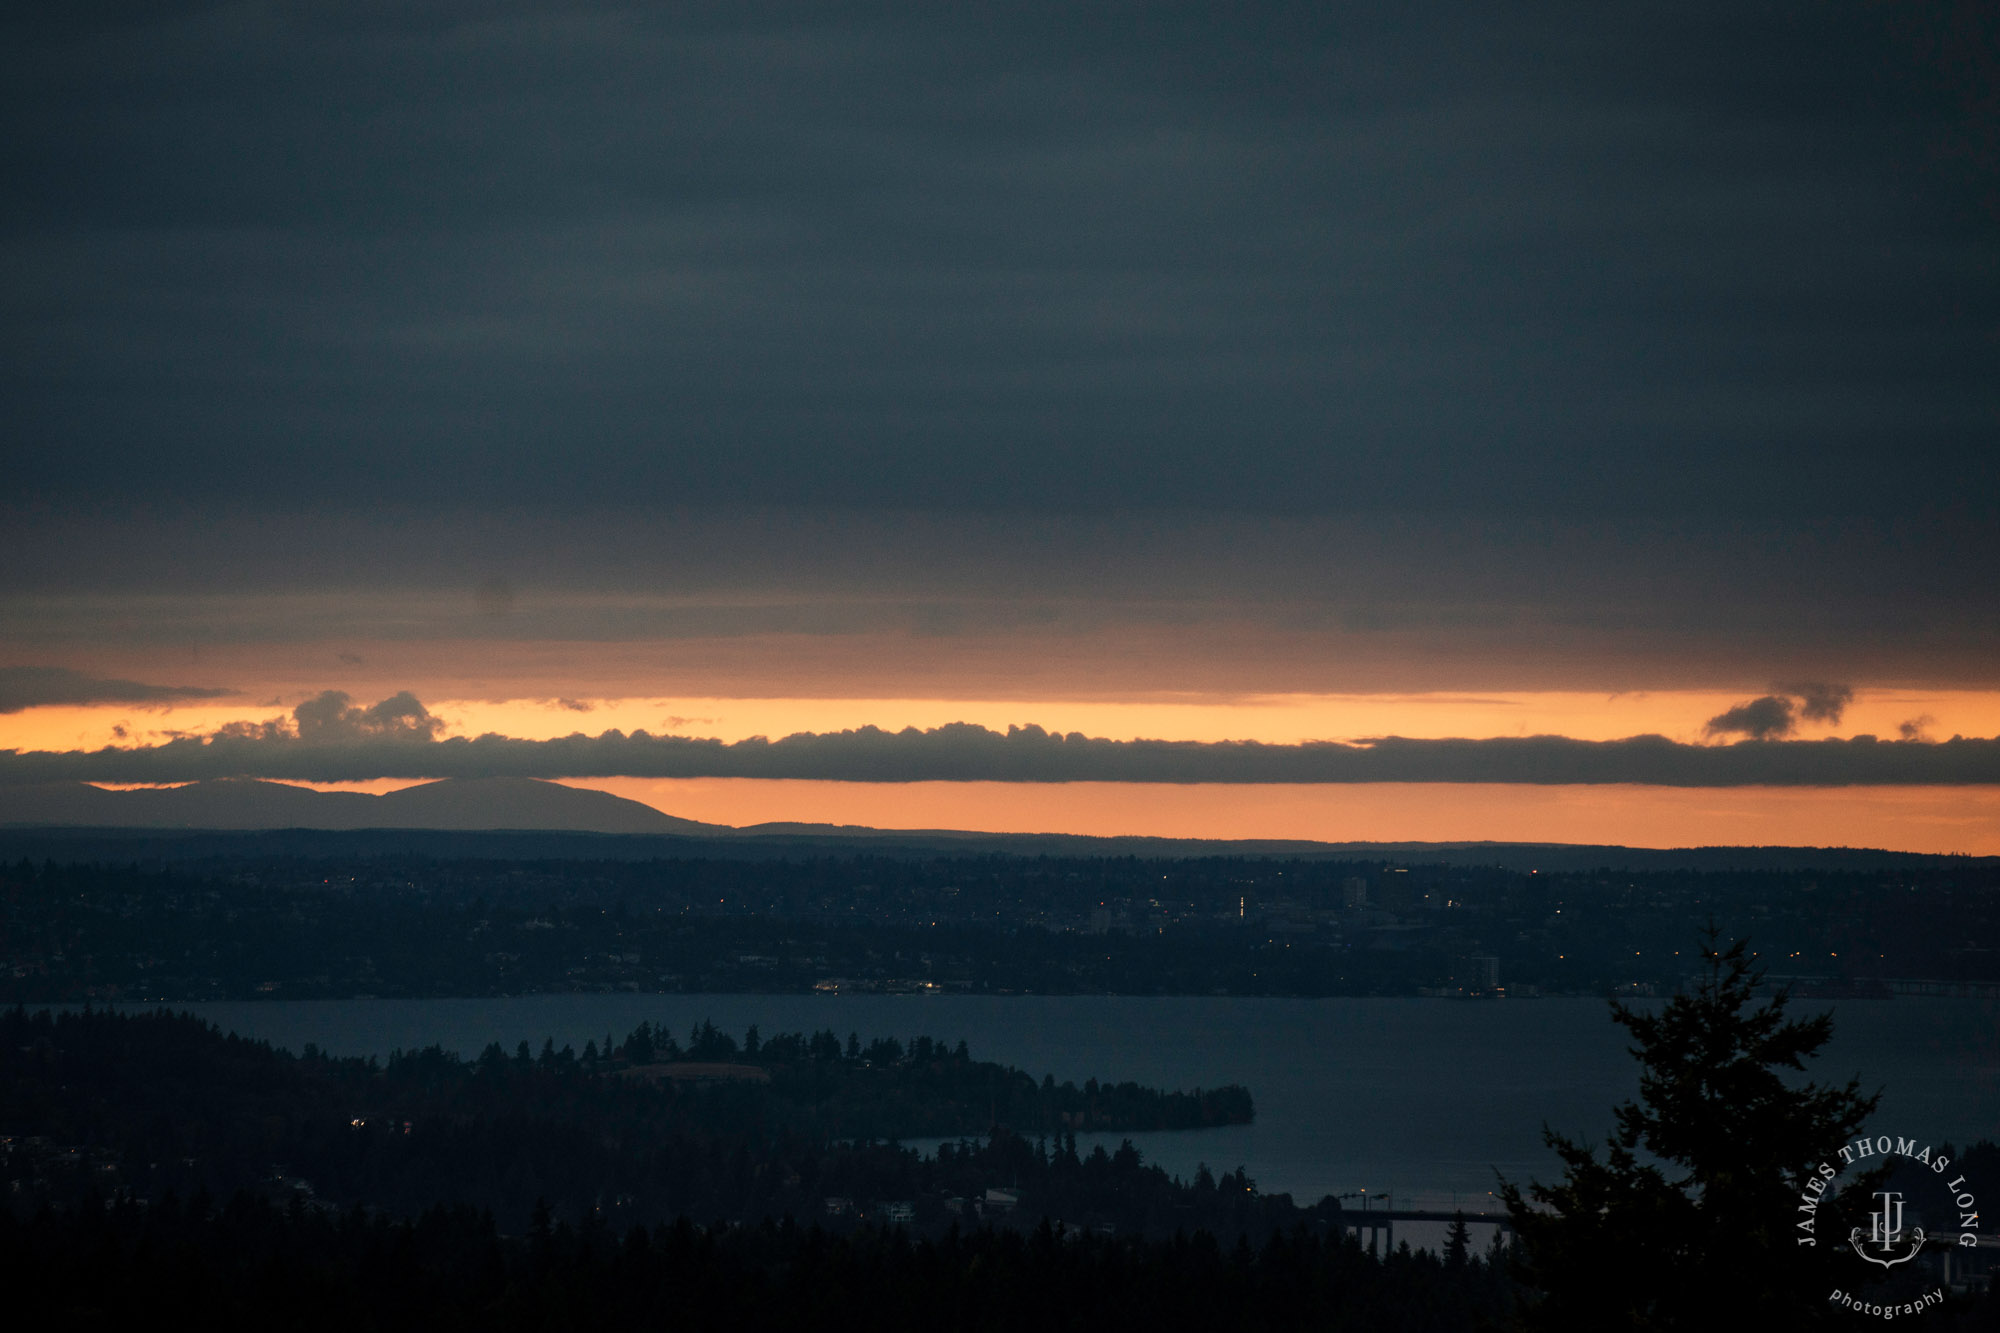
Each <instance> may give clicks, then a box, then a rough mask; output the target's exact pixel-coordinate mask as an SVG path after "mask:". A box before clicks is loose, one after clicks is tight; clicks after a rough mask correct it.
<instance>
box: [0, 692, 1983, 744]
mask: <svg viewBox="0 0 2000 1333" xmlns="http://www.w3.org/2000/svg"><path fill="white" fill-rule="evenodd" d="M316 692H317V691H312V692H308V693H306V694H301V695H300V696H298V698H285V699H276V700H272V701H270V702H268V703H265V704H261V705H248V706H246V705H245V704H243V703H240V702H229V701H226V700H202V701H198V702H191V703H177V704H172V705H155V706H147V707H142V706H134V705H109V704H99V705H91V706H87V707H51V708H34V709H28V710H25V711H23V712H20V713H13V714H8V715H5V716H0V749H12V750H54V751H62V750H73V749H83V750H94V749H99V748H102V747H105V746H128V745H156V744H160V743H162V742H164V741H167V740H171V739H173V738H174V737H176V736H182V735H201V734H206V733H209V732H212V731H214V730H215V729H216V728H218V727H220V726H222V725H223V724H224V723H227V722H235V721H245V720H249V721H257V722H264V721H273V720H283V719H285V718H287V717H288V716H289V713H290V708H291V706H293V705H295V704H296V703H297V702H298V701H299V699H300V698H305V697H309V694H310V693H316ZM353 693H355V697H356V698H357V699H358V700H359V701H361V702H364V703H367V702H373V701H374V699H375V698H377V697H379V696H378V695H374V694H368V693H361V692H353ZM1749 697H1752V696H1751V694H1750V693H1748V692H1745V691H1720V690H1655V691H1635V692H1627V693H1618V694H1605V693H1595V692H1584V691H1574V690H1566V691H1547V690H1545V691H1486V692H1430V693H1406V694H1381V693H1378V694H1246V695H1202V694H1182V695H1163V694H1152V695H1141V696H1134V697H1128V698H1122V699H1105V698H1075V697H1064V696H1051V697H1048V698H1041V699H1029V700H1022V699H996V698H981V697H948V696H947V697H910V698H869V697H810V696H773V697H729V696H720V695H695V696H688V695H683V696H628V697H622V698H607V697H601V696H597V697H593V696H584V697H581V698H557V697H548V696H539V697H515V698H506V699H498V700H492V699H481V698H454V697H450V696H442V697H438V698H425V699H424V702H425V704H426V705H427V706H428V707H429V708H430V709H431V711H432V713H433V714H434V715H436V716H437V717H438V718H439V719H440V720H441V721H442V722H443V723H444V724H445V731H444V734H445V735H448V736H477V735H481V734H483V733H487V732H493V733H497V734H500V735H504V736H512V737H517V738H520V739H523V740H548V739H553V738H555V737H559V736H567V735H570V734H572V733H574V732H579V731H580V732H585V733H587V734H591V735H596V734H598V733H601V732H603V731H606V730H610V729H613V728H616V729H617V730H620V731H625V732H632V731H640V730H644V731H648V732H651V733H653V734H655V735H691V736H703V737H714V738H716V739H720V740H725V741H736V740H742V739H743V738H745V737H748V736H770V737H774V738H775V737H778V736H785V735H789V734H791V733H793V732H800V731H819V732H824V731H842V730H848V729H852V728H856V727H862V726H877V727H881V728H883V729H885V730H891V731H894V730H900V729H901V728H903V727H910V726H913V727H919V728H930V727H938V726H942V725H944V724H946V723H951V722H970V723H976V724H979V725H982V726H986V727H990V728H992V729H994V730H996V731H1004V730H1006V728H1007V727H1009V726H1011V725H1025V724H1029V723H1032V724H1035V725H1037V726H1041V727H1044V728H1046V729H1048V730H1050V731H1055V732H1064V733H1067V732H1082V733H1083V734H1085V735H1087V736H1096V737H1103V738H1106V739H1111V740H1134V739H1139V738H1146V739H1154V740H1184V741H1221V740H1255V741H1263V742H1266V743H1269V744H1293V743H1297V742H1299V741H1307V740H1351V739H1358V738H1363V737H1371V736H1391V735H1394V736H1406V737H1411V738H1414V739H1445V738H1470V739H1480V738H1486V737H1493V736H1530V735H1558V736H1568V737H1571V738H1574V739H1577V740H1619V739H1623V738H1625V737H1627V736H1636V735H1647V734H1653V735H1662V736H1666V737H1668V738H1670V739H1673V740H1678V741H1689V742H1693V741H1700V740H1701V739H1703V730H1702V727H1703V723H1705V722H1706V721H1707V719H1709V718H1711V717H1714V716H1715V715H1717V714H1719V713H1721V712H1723V711H1724V710H1725V709H1728V708H1730V707H1731V706H1733V705H1735V704H1738V703H1742V702H1743V701H1744V700H1745V699H1747V698H1749ZM1908 725H1914V726H1916V727H1919V728H1921V730H1922V732H1923V733H1924V734H1927V735H1933V736H1937V737H1945V736H1950V735H1953V734H1960V735H1968V736H1993V735H2000V691H1993V690H1904V689H1864V690H1861V691H1859V692H1857V694H1856V696H1855V698H1854V701H1853V702H1852V703H1851V704H1850V705H1849V706H1848V708H1847V710H1846V712H1845V714H1844V716H1843V717H1842V719H1841V721H1840V723H1839V724H1838V725H1837V726H1830V725H1823V724H1815V723H1806V724H1805V725H1804V726H1803V727H1802V729H1801V731H1800V733H1799V734H1801V735H1803V736H1808V737H1818V736H1830V735H1838V736H1854V735H1862V734H1869V735H1877V736H1883V737H1887V738H1894V737H1896V736H1898V735H1900V734H1901V733H1902V729H1903V728H1904V727H1905V726H1908Z"/></svg>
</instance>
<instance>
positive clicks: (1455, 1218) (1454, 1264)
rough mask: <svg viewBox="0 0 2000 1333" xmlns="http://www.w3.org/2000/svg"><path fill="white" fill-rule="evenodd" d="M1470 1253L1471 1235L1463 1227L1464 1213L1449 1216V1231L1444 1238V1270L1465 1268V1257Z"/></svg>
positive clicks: (1464, 1226)
mask: <svg viewBox="0 0 2000 1333" xmlns="http://www.w3.org/2000/svg"><path fill="white" fill-rule="evenodd" d="M1471 1252H1472V1233H1471V1231H1470V1230H1469V1229H1468V1228H1467V1227H1466V1225H1465V1214H1464V1213H1453V1214H1452V1215H1451V1229H1450V1230H1449V1231H1447V1232H1446V1233H1445V1238H1444V1266H1445V1267H1446V1268H1463V1267H1465V1260H1466V1257H1467V1256H1468V1255H1469V1254H1470V1253H1471Z"/></svg>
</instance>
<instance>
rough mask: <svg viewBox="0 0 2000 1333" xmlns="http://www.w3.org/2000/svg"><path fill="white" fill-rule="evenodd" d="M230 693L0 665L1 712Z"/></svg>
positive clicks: (59, 669)
mask: <svg viewBox="0 0 2000 1333" xmlns="http://www.w3.org/2000/svg"><path fill="white" fill-rule="evenodd" d="M229 693H231V691H229V690H218V689H207V688H203V687H201V686H195V685H147V684H143V683H141V682H139V681H136V680H105V679H103V678H101V677H98V676H92V675H88V674H86V673H84V672H81V671H73V670H71V669H69V668H68V667H28V666H13V667H0V713H18V712H21V711H22V710H23V709H28V708H49V707H55V706H60V705H65V704H67V705H78V704H158V703H172V702H173V701H174V700H176V699H219V698H221V697H223V696H224V695H227V694H229Z"/></svg>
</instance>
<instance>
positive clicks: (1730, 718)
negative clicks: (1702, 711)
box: [1704, 694, 1798, 741]
mask: <svg viewBox="0 0 2000 1333" xmlns="http://www.w3.org/2000/svg"><path fill="white" fill-rule="evenodd" d="M1797 725H1798V719H1797V717H1796V716H1795V715H1794V713H1793V710H1792V701H1791V699H1789V698H1788V697H1786V696H1785V695H1782V694H1767V695H1765V696H1764V697H1763V698H1761V699H1752V700H1751V701H1750V702H1749V703H1743V704H1737V705H1736V706H1735V707H1734V708H1731V709H1728V710H1727V711H1725V712H1721V713H1717V714H1716V715H1715V716H1714V717H1712V718H1710V719H1709V720H1708V723H1707V726H1706V727H1705V728H1704V729H1705V730H1706V731H1707V732H1708V734H1709V735H1711V736H1732V735H1734V736H1748V737H1750V738H1751V739H1752V740H1760V741H1765V740H1772V739H1775V738H1777V737H1780V736H1789V735H1791V734H1792V731H1793V729H1794V728H1795V727H1797Z"/></svg>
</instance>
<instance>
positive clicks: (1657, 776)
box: [0, 695, 2000, 787]
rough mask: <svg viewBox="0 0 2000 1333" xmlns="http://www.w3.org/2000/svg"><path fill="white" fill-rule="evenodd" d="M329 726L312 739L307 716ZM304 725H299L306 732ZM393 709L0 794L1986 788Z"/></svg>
mask: <svg viewBox="0 0 2000 1333" xmlns="http://www.w3.org/2000/svg"><path fill="white" fill-rule="evenodd" d="M325 715H331V716H333V717H335V718H337V719H338V722H337V723H336V724H335V725H332V726H327V725H325V724H323V723H322V722H321V721H319V720H318V719H320V718H321V717H322V716H325ZM308 719H312V720H310V721H309V720H308ZM433 734H434V727H433V726H431V724H430V721H429V715H428V714H427V713H425V712H424V711H423V708H422V705H421V704H417V703H416V701H415V700H413V699H410V698H409V696H407V695H399V696H397V697H396V698H394V699H390V700H385V701H384V702H383V703H382V704H378V705H376V706H375V708H373V709H356V708H353V707H352V706H351V705H350V704H348V703H347V702H346V701H345V699H344V697H342V696H338V695H326V696H321V698H320V699H319V700H316V701H314V703H313V704H309V705H302V706H301V709H300V710H299V716H298V718H297V721H296V725H285V724H271V725H267V726H265V727H263V728H261V729H258V728H250V727H242V728H230V729H225V730H224V731H223V732H222V733H220V734H217V735H214V736H210V737H189V738H184V739H179V740H174V741H169V742H167V743H166V744H163V745H159V746H153V747H148V748H133V749H103V750H98V751H92V752H82V751H77V752H69V753H60V754H57V753H28V754H20V753H15V752H5V753H0V783H31V782H52V781H63V780H82V781H100V782H185V781H191V780H194V779H198V778H210V777H261V778H281V779H292V780H304V781H347V780H365V779H369V778H382V777H397V778H444V777H536V778H564V777H652V778H695V777H733V778H786V779H817V780H826V781H841V782H1166V783H1200V782H1221V783H1347V782H1496V783H1539V784H1556V783H1637V784H1652V785H1660V786H1676V787H1729V786H1744V785H1770V786H1849V785H1877V784H1895V785H1912V784H1915V785H1931V784H1968V783H1980V784H1986V783H1995V782H2000V740H1962V739H1958V738H1954V739H1952V740H1950V741H1946V742H1942V743H1935V744H1934V743H1925V742H1918V741H1907V740H1906V741H1880V740H1877V739H1876V738H1874V737H1872V736H1863V737H1856V738H1854V739H1851V740H1822V741H1768V740H1753V741H1744V742H1740V743H1737V744H1734V745H1720V746H1718V745H1686V744H1681V743H1678V742H1674V741H1670V740H1667V739H1665V738H1664V737H1660V736H1636V737H1632V738H1630V739H1628V740H1620V741H1579V740H1571V739H1568V738H1565V737H1559V736H1532V737H1523V738H1505V739H1496V740H1410V739H1406V738H1401V737H1384V738H1381V739H1377V740H1373V741H1367V742H1362V743H1357V744H1338V743H1331V742H1315V743H1307V744H1301V745H1266V744H1260V743H1255V742H1196V741H1150V740H1138V741H1112V740H1103V739H1097V738H1092V737H1087V736H1084V735H1082V734H1080V733H1070V734H1069V735H1060V734H1055V733H1050V732H1047V731H1044V730H1043V729H1042V728H1040V727H1036V726H1025V727H1010V728H1008V730H1007V731H1006V732H1005V733H1004V734H1003V733H1000V732H996V731H991V730H988V729H986V728H984V727H979V726H974V725H971V724H967V723H953V724H951V725H948V726H943V727H936V728H932V729H930V730H927V731H920V730H917V729H916V728H907V729H905V730H903V731H899V732H888V731H882V730H879V729H877V728H874V727H863V728H860V729H858V730H854V731H842V732H829V733H800V734H797V735H792V736H786V737H784V738H782V739H780V740H776V741H772V740H768V739H766V738H764V737H753V738H751V739H749V740H744V741H737V742H734V743H725V742H722V741H716V740H699V739H690V738H687V737H677V736H652V735H648V734H647V733H645V732H643V731H640V732H633V733H631V734H629V735H628V734H626V733H624V732H620V731H615V730H614V731H607V732H604V733H603V734H601V735H598V736H585V735H582V734H580V733H579V734H576V735H572V736H568V737H563V738H560V739H557V740H547V741H531V740H516V739H511V738H508V737H503V736H496V735H487V736H480V737H477V738H464V737H454V738H451V739H447V740H435V739H429V737H431V736H432V735H433Z"/></svg>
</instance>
